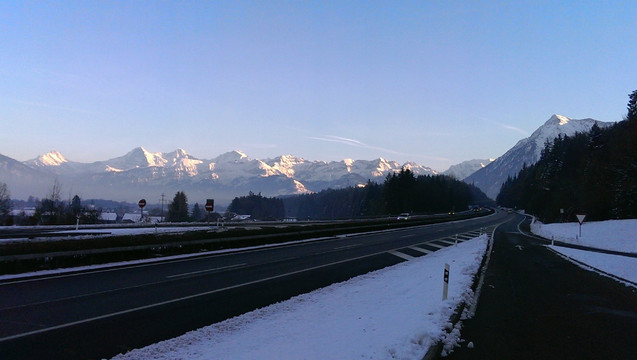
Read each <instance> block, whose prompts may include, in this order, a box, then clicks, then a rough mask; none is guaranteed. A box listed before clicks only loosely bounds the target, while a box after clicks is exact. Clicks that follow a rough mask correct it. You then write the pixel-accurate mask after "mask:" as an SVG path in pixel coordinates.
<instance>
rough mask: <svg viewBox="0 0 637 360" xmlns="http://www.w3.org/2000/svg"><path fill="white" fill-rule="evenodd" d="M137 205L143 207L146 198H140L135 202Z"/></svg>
mask: <svg viewBox="0 0 637 360" xmlns="http://www.w3.org/2000/svg"><path fill="white" fill-rule="evenodd" d="M137 205H139V207H140V208H142V209H143V208H144V206H146V199H141V200H139V202H138V203H137Z"/></svg>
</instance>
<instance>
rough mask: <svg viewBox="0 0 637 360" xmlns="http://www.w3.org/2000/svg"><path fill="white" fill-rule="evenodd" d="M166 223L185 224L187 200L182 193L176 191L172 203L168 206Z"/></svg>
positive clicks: (186, 219)
mask: <svg viewBox="0 0 637 360" xmlns="http://www.w3.org/2000/svg"><path fill="white" fill-rule="evenodd" d="M168 221H169V222H186V221H188V198H187V197H186V194H185V193H184V192H183V191H178V192H177V193H176V194H175V197H174V198H173V201H172V202H171V203H170V204H168Z"/></svg>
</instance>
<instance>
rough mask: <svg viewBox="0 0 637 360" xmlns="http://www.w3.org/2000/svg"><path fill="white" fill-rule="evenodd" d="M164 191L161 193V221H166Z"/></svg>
mask: <svg viewBox="0 0 637 360" xmlns="http://www.w3.org/2000/svg"><path fill="white" fill-rule="evenodd" d="M164 196H165V195H164V193H161V222H164Z"/></svg>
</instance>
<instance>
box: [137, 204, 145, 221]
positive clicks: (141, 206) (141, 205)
mask: <svg viewBox="0 0 637 360" xmlns="http://www.w3.org/2000/svg"><path fill="white" fill-rule="evenodd" d="M137 206H139V208H140V209H141V210H142V216H141V217H140V218H139V220H140V221H141V220H143V219H144V206H146V199H141V200H139V202H138V203H137Z"/></svg>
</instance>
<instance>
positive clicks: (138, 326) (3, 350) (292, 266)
mask: <svg viewBox="0 0 637 360" xmlns="http://www.w3.org/2000/svg"><path fill="white" fill-rule="evenodd" d="M511 217H512V215H507V214H505V213H502V212H499V213H496V214H494V215H490V216H487V217H483V218H477V219H470V220H464V221H456V222H451V223H444V224H435V225H427V226H418V227H411V228H404V229H400V230H394V231H388V232H377V233H369V234H358V235H355V236H341V237H337V238H332V239H324V240H320V241H310V242H300V243H295V244H290V245H283V246H277V247H271V248H261V249H253V250H245V251H236V252H231V253H227V254H216V255H204V256H198V257H194V258H188V259H182V260H172V261H161V262H157V263H152V264H138V265H131V266H125V267H118V268H111V269H101V270H93V271H84V272H78V273H74V274H66V275H63V274H60V275H53V276H47V277H38V278H27V279H20V280H11V281H4V282H0V354H1V357H2V358H3V359H42V358H50V359H53V358H55V359H101V358H106V357H111V356H114V355H116V354H118V353H121V352H125V351H127V350H130V349H133V348H138V347H142V346H145V345H149V344H152V343H155V342H158V341H161V340H164V339H168V338H172V337H175V336H178V335H181V334H183V333H185V332H187V331H190V330H194V329H197V328H199V327H202V326H206V325H209V324H212V323H215V322H218V321H222V320H225V319H227V318H230V317H233V316H236V315H239V314H242V313H245V312H247V311H251V310H254V309H256V308H259V307H263V306H267V305H269V304H272V303H274V302H277V301H282V300H285V299H288V298H290V297H292V296H295V295H298V294H302V293H305V292H308V291H312V290H315V289H317V288H320V287H324V286H327V285H329V284H332V283H334V282H339V281H344V280H347V279H349V278H351V277H354V276H357V275H360V274H364V273H367V272H369V271H372V270H376V269H380V268H383V267H386V266H390V265H394V264H397V263H399V262H402V261H406V260H407V259H409V258H413V257H417V256H423V255H425V254H426V253H428V252H432V251H436V250H437V249H439V248H441V247H444V246H449V245H451V244H453V239H454V238H455V236H456V235H457V234H461V236H462V234H469V236H472V235H477V234H479V232H480V231H481V230H485V229H487V228H490V229H493V227H495V225H497V224H499V223H502V222H503V221H505V219H506V218H511Z"/></svg>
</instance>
